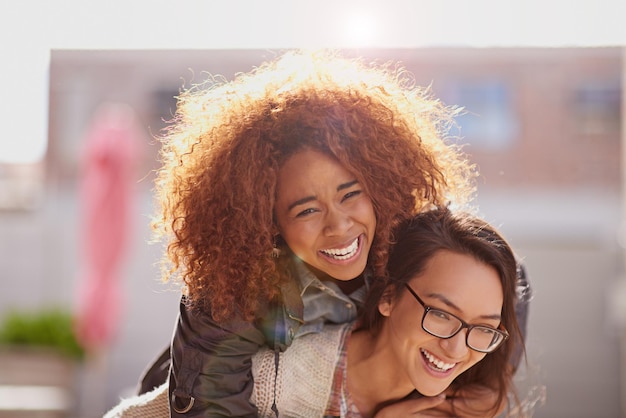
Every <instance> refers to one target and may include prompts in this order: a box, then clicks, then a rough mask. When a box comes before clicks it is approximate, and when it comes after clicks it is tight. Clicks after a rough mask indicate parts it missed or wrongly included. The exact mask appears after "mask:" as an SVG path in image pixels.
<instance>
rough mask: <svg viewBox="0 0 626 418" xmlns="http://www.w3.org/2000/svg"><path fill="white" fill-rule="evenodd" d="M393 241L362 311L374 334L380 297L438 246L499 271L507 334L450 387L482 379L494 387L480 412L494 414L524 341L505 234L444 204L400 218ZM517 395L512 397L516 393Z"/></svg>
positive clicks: (414, 272) (399, 285)
mask: <svg viewBox="0 0 626 418" xmlns="http://www.w3.org/2000/svg"><path fill="white" fill-rule="evenodd" d="M397 231H398V232H397V234H396V235H397V236H396V239H397V244H395V245H394V246H393V248H392V250H391V253H390V255H389V264H388V276H387V279H386V280H380V281H376V282H374V283H373V284H372V287H371V290H370V293H369V296H368V299H367V301H366V303H365V306H364V308H363V311H362V324H361V325H362V326H363V327H365V328H368V329H370V330H371V332H372V333H374V334H376V333H378V332H379V330H380V327H381V325H382V322H383V321H384V317H383V316H382V315H381V314H380V312H379V311H378V304H379V302H380V300H381V298H383V297H389V298H391V299H396V298H398V297H400V295H401V293H402V292H403V291H405V286H404V284H405V283H408V282H409V281H411V280H413V279H414V278H416V277H419V276H420V275H421V274H423V272H424V271H425V269H426V266H427V264H428V262H429V260H430V259H431V258H432V257H433V256H434V255H435V254H436V253H437V252H438V251H441V250H447V251H452V252H455V253H458V254H467V255H470V256H472V257H474V258H475V259H476V260H478V261H480V262H482V263H485V264H487V265H489V266H491V267H493V268H494V269H495V270H496V271H497V272H498V275H499V276H500V280H501V283H502V289H503V295H504V299H503V304H502V320H501V323H502V326H503V327H504V328H505V329H506V330H507V331H508V332H509V334H510V337H509V338H508V339H507V340H506V341H505V342H504V343H503V345H502V346H501V347H499V348H498V349H497V350H496V351H494V352H492V353H490V354H487V355H486V356H485V357H484V358H483V359H482V360H481V361H480V362H478V363H477V364H476V365H475V366H473V367H471V368H470V369H469V370H467V371H466V372H464V373H463V374H461V375H460V376H458V377H457V378H456V379H455V381H454V382H453V384H452V385H453V387H454V388H455V389H457V390H458V389H462V388H463V387H464V386H467V385H472V384H481V385H484V386H486V387H489V388H491V389H493V390H494V391H496V392H497V393H498V399H497V401H496V402H495V403H494V405H493V409H490V410H487V411H481V412H485V413H487V412H489V413H491V414H493V413H494V412H496V411H497V409H498V408H499V406H500V405H502V404H503V402H504V401H505V400H506V399H507V395H508V394H509V393H510V392H512V390H513V386H512V379H513V373H514V367H513V365H512V361H511V360H512V357H513V355H514V354H515V350H516V349H519V348H520V347H521V349H522V351H523V347H524V341H523V338H522V335H521V331H520V327H519V324H518V322H517V317H516V315H515V304H516V301H517V294H516V289H517V278H518V269H517V265H518V264H517V261H516V258H515V255H514V253H513V250H512V249H511V247H510V246H509V244H508V243H507V242H506V241H505V240H504V238H503V237H502V236H501V235H500V234H499V233H498V231H497V230H496V229H494V228H493V227H492V226H491V225H489V224H488V223H487V222H485V221H483V220H481V219H479V218H477V217H475V216H473V215H471V214H469V213H465V212H457V213H455V212H452V211H451V210H449V209H448V208H445V207H444V208H438V209H433V210H429V211H426V212H424V213H421V214H419V215H417V216H415V217H414V218H412V219H409V220H407V221H405V222H404V223H402V224H401V225H400V226H399V227H398V229H397ZM515 399H517V397H515Z"/></svg>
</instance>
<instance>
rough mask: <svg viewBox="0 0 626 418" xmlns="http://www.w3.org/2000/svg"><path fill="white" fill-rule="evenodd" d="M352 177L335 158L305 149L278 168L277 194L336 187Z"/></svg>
mask: <svg viewBox="0 0 626 418" xmlns="http://www.w3.org/2000/svg"><path fill="white" fill-rule="evenodd" d="M353 178H354V176H353V175H352V173H350V172H349V171H348V170H347V169H346V168H345V167H344V166H343V165H341V163H339V161H337V160H336V159H335V158H333V157H331V156H328V155H326V154H324V153H322V152H319V151H314V150H310V149H305V150H302V151H299V152H297V153H296V154H293V155H292V156H291V157H289V158H288V159H287V160H286V161H285V163H284V164H283V166H282V167H281V168H280V170H279V173H278V187H277V194H278V197H279V198H280V197H281V195H284V194H285V193H289V192H292V191H293V192H298V191H299V192H302V191H307V190H302V189H303V188H304V189H317V188H323V187H336V185H337V184H340V183H342V182H345V181H346V180H351V179H353ZM298 189H300V190H298ZM308 191H314V190H308Z"/></svg>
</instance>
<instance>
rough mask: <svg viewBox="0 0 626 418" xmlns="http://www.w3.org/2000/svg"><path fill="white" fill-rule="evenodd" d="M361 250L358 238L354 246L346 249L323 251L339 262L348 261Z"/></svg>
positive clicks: (351, 245)
mask: <svg viewBox="0 0 626 418" xmlns="http://www.w3.org/2000/svg"><path fill="white" fill-rule="evenodd" d="M358 248H359V239H358V238H356V239H355V240H354V241H353V242H352V244H350V245H348V246H347V247H345V248H333V249H330V250H322V252H323V253H324V254H326V255H329V256H331V257H333V258H335V259H337V260H347V259H348V258H350V257H353V256H354V255H355V254H356V250H357V249H358Z"/></svg>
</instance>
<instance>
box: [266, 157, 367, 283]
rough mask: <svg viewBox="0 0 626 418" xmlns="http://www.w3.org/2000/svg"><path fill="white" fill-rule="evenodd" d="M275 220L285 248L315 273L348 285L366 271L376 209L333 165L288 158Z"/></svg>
mask: <svg viewBox="0 0 626 418" xmlns="http://www.w3.org/2000/svg"><path fill="white" fill-rule="evenodd" d="M275 215H276V220H277V223H278V228H279V230H280V234H281V235H282V237H283V239H284V240H285V242H286V243H287V245H288V246H289V248H290V249H291V250H292V251H293V252H294V254H296V255H297V256H298V257H300V258H301V259H302V260H303V261H304V262H305V263H307V264H308V265H309V266H310V267H311V268H312V269H313V270H315V271H317V273H321V274H322V275H328V276H330V277H331V278H334V279H337V280H342V281H346V280H352V279H354V278H356V277H357V276H359V275H360V274H361V273H362V272H363V270H364V269H365V266H366V264H367V257H368V254H369V251H370V248H371V246H372V240H373V239H374V232H375V230H376V216H375V214H374V207H373V205H372V201H371V199H370V198H369V196H368V195H367V194H366V193H365V191H364V190H363V188H362V187H361V185H360V184H359V183H358V182H357V180H356V177H355V176H354V175H353V174H352V173H350V172H349V171H348V170H346V169H345V168H344V167H343V166H342V165H341V164H339V163H338V162H337V161H336V160H334V159H332V158H330V157H329V156H327V155H325V154H322V153H320V152H317V151H313V150H303V151H300V152H298V153H297V154H294V155H293V156H291V157H290V158H289V159H288V160H287V161H286V162H285V164H284V165H283V166H282V167H281V169H280V172H279V179H278V187H277V194H276V208H275Z"/></svg>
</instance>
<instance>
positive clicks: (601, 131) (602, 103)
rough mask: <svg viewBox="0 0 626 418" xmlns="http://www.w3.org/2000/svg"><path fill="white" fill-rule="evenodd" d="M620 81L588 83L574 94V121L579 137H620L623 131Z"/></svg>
mask: <svg viewBox="0 0 626 418" xmlns="http://www.w3.org/2000/svg"><path fill="white" fill-rule="evenodd" d="M620 103H621V88H620V83H619V81H616V82H608V81H587V82H584V83H582V84H580V85H579V86H578V87H577V88H575V90H574V92H573V104H572V109H573V112H574V115H573V116H572V120H573V122H574V124H575V129H576V133H577V134H579V135H588V136H595V135H618V134H619V133H620V129H621V125H620V124H621V122H620V115H621V105H620Z"/></svg>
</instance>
